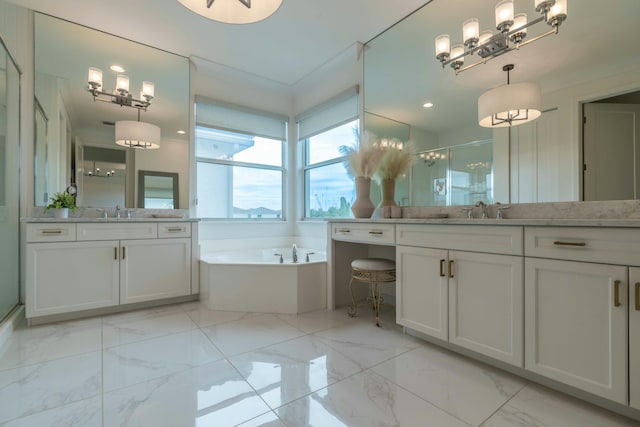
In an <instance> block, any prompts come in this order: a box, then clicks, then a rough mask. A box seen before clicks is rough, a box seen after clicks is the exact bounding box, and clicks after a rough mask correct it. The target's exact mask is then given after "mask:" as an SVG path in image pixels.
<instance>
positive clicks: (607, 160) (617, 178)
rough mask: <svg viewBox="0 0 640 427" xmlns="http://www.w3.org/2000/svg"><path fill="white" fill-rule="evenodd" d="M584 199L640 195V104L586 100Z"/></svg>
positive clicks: (625, 197)
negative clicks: (591, 101)
mask: <svg viewBox="0 0 640 427" xmlns="http://www.w3.org/2000/svg"><path fill="white" fill-rule="evenodd" d="M584 117H585V124H584V167H585V169H584V200H628V199H637V198H638V197H639V196H640V173H639V172H640V106H639V105H632V104H606V103H602V104H598V103H589V104H584Z"/></svg>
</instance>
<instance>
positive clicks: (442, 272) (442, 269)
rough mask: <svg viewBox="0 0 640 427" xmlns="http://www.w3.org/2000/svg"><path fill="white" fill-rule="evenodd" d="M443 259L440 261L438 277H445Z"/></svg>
mask: <svg viewBox="0 0 640 427" xmlns="http://www.w3.org/2000/svg"><path fill="white" fill-rule="evenodd" d="M444 261H445V260H444V259H441V260H440V277H446V275H445V274H444Z"/></svg>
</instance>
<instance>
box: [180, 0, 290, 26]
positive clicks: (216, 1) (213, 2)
mask: <svg viewBox="0 0 640 427" xmlns="http://www.w3.org/2000/svg"><path fill="white" fill-rule="evenodd" d="M178 2H180V4H182V5H183V6H184V7H186V8H187V9H189V10H191V11H192V12H195V13H197V14H198V15H202V16H204V17H205V18H209V19H212V20H214V21H218V22H224V23H226V24H251V23H253V22H258V21H262V20H263V19H266V18H268V17H270V16H271V15H273V14H274V13H275V11H276V10H278V8H280V5H281V4H282V0H253V1H252V0H178Z"/></svg>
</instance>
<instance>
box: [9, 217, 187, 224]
mask: <svg viewBox="0 0 640 427" xmlns="http://www.w3.org/2000/svg"><path fill="white" fill-rule="evenodd" d="M20 221H21V222H24V223H45V222H56V223H83V222H91V223H109V222H113V223H124V222H197V221H198V218H153V217H137V218H136V217H134V218H84V217H80V218H53V217H52V218H46V217H45V218H20Z"/></svg>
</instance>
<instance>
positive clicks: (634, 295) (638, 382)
mask: <svg viewBox="0 0 640 427" xmlns="http://www.w3.org/2000/svg"><path fill="white" fill-rule="evenodd" d="M629 286H630V288H629V381H631V383H630V384H629V402H630V404H631V406H632V407H633V408H636V409H640V268H631V269H629Z"/></svg>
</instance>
